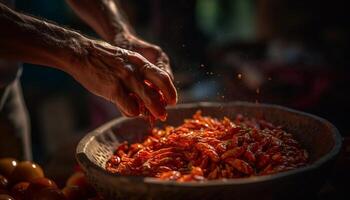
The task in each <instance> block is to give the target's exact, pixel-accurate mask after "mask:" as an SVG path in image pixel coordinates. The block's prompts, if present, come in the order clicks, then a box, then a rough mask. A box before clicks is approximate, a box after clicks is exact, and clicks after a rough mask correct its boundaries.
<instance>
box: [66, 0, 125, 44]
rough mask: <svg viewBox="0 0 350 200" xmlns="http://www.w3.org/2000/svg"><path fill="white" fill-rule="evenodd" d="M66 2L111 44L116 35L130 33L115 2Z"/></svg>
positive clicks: (111, 0)
mask: <svg viewBox="0 0 350 200" xmlns="http://www.w3.org/2000/svg"><path fill="white" fill-rule="evenodd" d="M66 1H67V2H68V4H69V5H70V6H71V7H72V9H73V10H74V11H75V12H76V13H77V14H78V15H79V17H80V18H82V19H83V20H84V21H85V22H86V23H87V24H89V25H90V26H91V27H92V28H93V29H94V30H95V31H96V32H97V33H98V34H99V35H100V36H101V37H102V38H103V39H105V40H106V41H109V42H112V41H113V40H114V39H115V37H116V36H117V35H118V34H120V33H128V32H130V29H129V26H128V25H127V22H126V21H125V19H124V18H123V16H122V14H121V11H120V9H119V8H118V4H117V2H116V0H66Z"/></svg>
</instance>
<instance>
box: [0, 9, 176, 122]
mask: <svg viewBox="0 0 350 200" xmlns="http://www.w3.org/2000/svg"><path fill="white" fill-rule="evenodd" d="M0 27H1V31H0V58H3V59H7V60H17V61H23V62H28V63H35V64H39V65H45V66H51V67H54V68H57V69H60V70H63V71H65V72H67V73H68V74H70V75H71V76H73V77H74V78H75V79H76V80H77V81H78V82H79V83H80V84H82V85H83V86H84V87H85V88H87V89H88V90H89V91H90V92H92V93H94V94H96V95H98V96H101V97H103V98H105V99H107V100H109V101H112V102H114V103H115V104H116V105H117V106H118V107H119V108H120V110H121V111H122V112H123V113H124V114H126V115H128V116H136V115H138V114H139V108H138V102H137V100H135V99H134V98H133V97H132V96H130V95H129V94H130V93H134V94H136V95H137V96H138V97H139V98H140V99H141V100H142V101H143V103H144V104H145V106H146V107H147V109H148V110H149V111H150V112H151V113H152V115H154V116H155V117H156V118H160V119H164V117H165V105H164V106H162V105H163V104H162V103H161V102H160V97H159V93H158V92H157V91H156V90H155V89H154V88H151V87H148V86H147V85H146V84H145V83H144V81H145V80H148V81H150V82H152V83H153V84H154V85H155V86H156V87H157V88H159V89H160V90H161V91H162V93H163V94H164V96H165V99H166V100H167V103H170V104H174V103H175V102H176V90H175V87H174V85H173V84H172V82H171V79H170V77H169V76H168V75H167V74H166V73H165V72H163V71H162V70H160V69H158V68H157V67H155V66H154V65H153V64H151V63H150V62H148V61H147V60H146V59H145V58H143V57H142V56H141V55H139V54H137V53H134V52H131V51H128V50H125V49H121V48H118V47H115V46H112V45H110V44H108V43H105V42H101V41H96V40H92V39H89V38H86V37H84V36H83V35H81V34H79V33H77V32H74V31H71V30H68V29H65V28H62V27H59V26H57V25H54V24H52V23H49V22H46V21H43V20H39V19H36V18H34V17H31V16H27V15H24V14H20V13H17V12H15V11H13V10H11V9H9V8H8V7H6V6H4V5H3V4H1V3H0Z"/></svg>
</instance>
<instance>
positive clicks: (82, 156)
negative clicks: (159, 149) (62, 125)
mask: <svg viewBox="0 0 350 200" xmlns="http://www.w3.org/2000/svg"><path fill="white" fill-rule="evenodd" d="M226 106H245V107H257V106H259V107H265V108H274V109H280V110H283V111H287V112H290V113H294V114H297V115H303V116H307V117H310V118H313V119H316V120H318V121H320V122H322V123H323V124H325V125H327V126H328V127H329V128H330V130H331V132H332V136H333V140H334V146H333V148H332V149H331V150H330V151H329V152H328V153H326V154H325V155H324V156H322V157H321V158H319V159H318V160H316V161H315V162H314V163H312V164H310V165H307V166H304V167H300V168H297V169H293V170H289V171H285V172H279V173H276V174H271V175H264V176H253V177H247V178H236V179H220V180H208V181H202V182H194V181H193V182H177V181H168V180H159V179H157V178H153V177H141V176H123V175H118V174H113V173H111V172H108V171H107V170H105V169H104V168H102V167H100V166H98V165H96V164H95V163H94V162H92V161H91V160H90V159H89V158H88V157H87V155H86V153H85V152H86V148H87V146H88V145H89V143H90V142H91V141H92V140H94V138H95V137H96V136H98V135H100V134H103V133H104V132H105V131H107V130H108V129H109V128H110V127H111V126H112V125H113V124H116V123H121V122H124V121H129V120H133V119H131V118H127V117H119V118H116V119H113V120H111V121H109V122H107V123H105V124H103V125H102V126H100V127H99V128H97V129H95V130H93V131H91V132H90V133H88V134H86V135H85V136H84V137H83V138H82V139H81V140H80V142H79V144H78V146H77V148H76V159H77V161H78V163H79V165H80V166H81V167H82V168H83V169H84V170H85V167H89V168H90V167H92V168H94V169H95V170H98V171H100V172H101V173H103V174H104V175H107V176H111V177H114V178H127V179H129V180H130V181H137V182H140V181H142V182H144V183H145V184H159V185H163V186H165V185H166V186H178V187H206V186H218V185H242V184H251V183H259V182H265V181H271V180H274V179H279V178H283V177H286V176H291V175H295V174H298V173H301V172H308V171H311V170H314V169H317V168H319V167H321V166H322V165H323V164H324V163H326V162H327V161H329V160H331V159H333V158H335V157H336V156H337V154H338V153H339V152H340V149H341V145H342V136H341V135H340V133H339V131H338V129H337V128H336V127H335V126H334V125H333V124H331V123H330V122H329V121H328V120H326V119H323V118H321V117H318V116H316V115H313V114H309V113H305V112H302V111H298V110H295V109H291V108H287V107H285V106H280V105H274V104H265V103H259V104H256V103H251V102H243V101H233V102H197V103H185V104H178V105H175V106H169V107H168V108H167V109H169V110H171V109H175V108H176V109H177V108H193V107H226ZM84 163H85V164H84ZM85 165H89V166H85Z"/></svg>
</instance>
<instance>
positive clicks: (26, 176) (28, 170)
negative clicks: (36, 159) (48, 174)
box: [10, 161, 44, 184]
mask: <svg viewBox="0 0 350 200" xmlns="http://www.w3.org/2000/svg"><path fill="white" fill-rule="evenodd" d="M43 177H44V172H43V170H42V169H41V167H40V166H39V165H37V164H35V163H33V162H30V161H23V162H20V163H18V164H17V166H16V167H15V169H14V170H13V171H12V173H11V176H10V182H11V183H12V184H15V183H17V182H21V181H32V180H34V179H36V178H43Z"/></svg>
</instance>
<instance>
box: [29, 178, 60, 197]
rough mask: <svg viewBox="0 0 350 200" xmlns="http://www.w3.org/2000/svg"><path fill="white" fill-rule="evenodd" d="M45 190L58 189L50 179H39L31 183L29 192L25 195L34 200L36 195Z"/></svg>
mask: <svg viewBox="0 0 350 200" xmlns="http://www.w3.org/2000/svg"><path fill="white" fill-rule="evenodd" d="M45 188H53V189H58V187H57V185H56V183H55V182H53V181H52V180H50V179H48V178H37V179H34V180H33V181H31V182H30V184H29V186H28V188H27V191H26V193H25V195H26V198H28V199H33V198H34V196H35V195H36V194H39V193H40V192H41V190H43V189H45Z"/></svg>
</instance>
